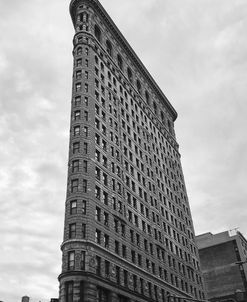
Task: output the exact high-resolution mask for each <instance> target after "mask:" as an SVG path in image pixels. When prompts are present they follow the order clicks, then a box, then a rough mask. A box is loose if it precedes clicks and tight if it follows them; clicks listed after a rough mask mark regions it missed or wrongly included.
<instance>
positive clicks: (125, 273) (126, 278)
mask: <svg viewBox="0 0 247 302" xmlns="http://www.w3.org/2000/svg"><path fill="white" fill-rule="evenodd" d="M124 286H126V287H128V271H126V270H124Z"/></svg>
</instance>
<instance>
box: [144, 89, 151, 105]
mask: <svg viewBox="0 0 247 302" xmlns="http://www.w3.org/2000/svg"><path fill="white" fill-rule="evenodd" d="M145 98H146V101H147V103H148V104H150V98H149V93H148V92H147V91H145Z"/></svg>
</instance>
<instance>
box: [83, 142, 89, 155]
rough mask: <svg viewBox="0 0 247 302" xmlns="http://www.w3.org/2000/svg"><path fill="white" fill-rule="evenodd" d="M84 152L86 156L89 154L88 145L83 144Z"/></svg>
mask: <svg viewBox="0 0 247 302" xmlns="http://www.w3.org/2000/svg"><path fill="white" fill-rule="evenodd" d="M83 151H84V154H87V152H88V143H83Z"/></svg>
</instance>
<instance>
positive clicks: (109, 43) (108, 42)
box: [106, 40, 112, 56]
mask: <svg viewBox="0 0 247 302" xmlns="http://www.w3.org/2000/svg"><path fill="white" fill-rule="evenodd" d="M106 51H107V53H108V54H109V55H110V56H112V45H111V42H110V41H109V40H107V41H106Z"/></svg>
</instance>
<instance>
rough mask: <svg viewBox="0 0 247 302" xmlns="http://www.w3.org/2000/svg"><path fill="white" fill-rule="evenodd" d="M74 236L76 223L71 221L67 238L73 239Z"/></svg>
mask: <svg viewBox="0 0 247 302" xmlns="http://www.w3.org/2000/svg"><path fill="white" fill-rule="evenodd" d="M75 237H76V224H75V223H71V224H70V225H69V239H73V238H75Z"/></svg>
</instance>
